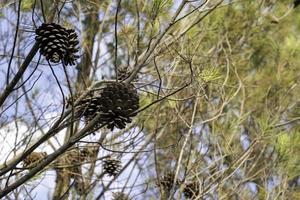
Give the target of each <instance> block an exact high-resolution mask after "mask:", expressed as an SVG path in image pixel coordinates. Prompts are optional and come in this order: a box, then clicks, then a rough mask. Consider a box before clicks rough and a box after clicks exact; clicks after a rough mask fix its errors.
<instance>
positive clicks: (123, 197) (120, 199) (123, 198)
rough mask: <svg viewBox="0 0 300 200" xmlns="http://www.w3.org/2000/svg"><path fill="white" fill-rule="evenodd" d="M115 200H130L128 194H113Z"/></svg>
mask: <svg viewBox="0 0 300 200" xmlns="http://www.w3.org/2000/svg"><path fill="white" fill-rule="evenodd" d="M113 200H130V198H129V196H128V195H127V194H124V193H123V192H115V193H113Z"/></svg>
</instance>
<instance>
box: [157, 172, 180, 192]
mask: <svg viewBox="0 0 300 200" xmlns="http://www.w3.org/2000/svg"><path fill="white" fill-rule="evenodd" d="M174 178H175V174H174V173H173V172H169V173H166V174H165V175H164V176H163V177H162V179H161V180H160V185H161V186H162V187H163V188H164V190H165V191H170V190H171V189H172V187H173V183H174ZM178 183H179V181H178V180H176V181H175V186H176V185H178Z"/></svg>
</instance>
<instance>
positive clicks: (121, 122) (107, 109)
mask: <svg viewBox="0 0 300 200" xmlns="http://www.w3.org/2000/svg"><path fill="white" fill-rule="evenodd" d="M79 105H80V110H81V111H82V115H83V116H84V117H85V119H86V121H87V122H88V121H90V120H92V119H94V118H95V116H96V115H97V113H101V114H100V120H99V122H98V124H97V125H96V127H95V129H97V127H100V126H101V125H103V124H106V126H107V128H109V129H111V130H113V129H114V127H117V128H119V129H123V128H125V126H126V123H130V122H131V121H132V119H131V117H134V116H136V113H134V112H135V111H137V110H138V108H139V96H138V95H137V92H136V90H135V89H134V87H133V86H132V85H130V84H126V83H118V82H111V83H108V84H107V86H106V87H104V88H103V89H101V90H99V91H97V92H94V93H92V94H90V95H88V96H87V97H86V98H85V99H83V100H82V101H81V102H80V103H79Z"/></svg>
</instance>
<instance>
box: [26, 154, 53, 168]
mask: <svg viewBox="0 0 300 200" xmlns="http://www.w3.org/2000/svg"><path fill="white" fill-rule="evenodd" d="M46 156H47V153H46V152H32V153H31V154H29V155H28V156H27V157H26V158H25V159H24V160H23V167H35V166H36V165H37V164H38V163H39V162H40V161H41V160H42V159H44V158H45V157H46Z"/></svg>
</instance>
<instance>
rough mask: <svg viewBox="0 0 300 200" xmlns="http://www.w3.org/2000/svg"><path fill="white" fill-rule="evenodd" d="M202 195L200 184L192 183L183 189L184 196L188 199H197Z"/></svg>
mask: <svg viewBox="0 0 300 200" xmlns="http://www.w3.org/2000/svg"><path fill="white" fill-rule="evenodd" d="M199 193H200V188H199V183H198V182H192V183H189V184H187V185H186V186H185V187H184V189H183V194H184V196H185V197H186V198H188V199H192V198H193V197H196V196H197V195H199Z"/></svg>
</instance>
